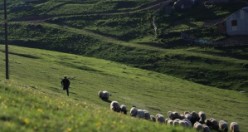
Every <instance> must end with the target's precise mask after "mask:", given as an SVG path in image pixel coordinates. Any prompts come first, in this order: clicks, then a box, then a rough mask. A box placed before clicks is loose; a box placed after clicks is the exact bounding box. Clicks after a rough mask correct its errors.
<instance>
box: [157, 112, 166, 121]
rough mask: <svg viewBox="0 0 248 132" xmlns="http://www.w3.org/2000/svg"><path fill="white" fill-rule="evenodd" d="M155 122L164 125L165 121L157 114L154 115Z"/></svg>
mask: <svg viewBox="0 0 248 132" xmlns="http://www.w3.org/2000/svg"><path fill="white" fill-rule="evenodd" d="M156 120H157V122H159V123H165V119H164V116H163V115H162V114H157V115H156Z"/></svg>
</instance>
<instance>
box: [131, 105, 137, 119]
mask: <svg viewBox="0 0 248 132" xmlns="http://www.w3.org/2000/svg"><path fill="white" fill-rule="evenodd" d="M137 113H138V110H137V108H136V107H135V106H133V107H132V108H131V109H130V115H131V116H133V117H136V115H137Z"/></svg>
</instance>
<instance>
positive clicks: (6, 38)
mask: <svg viewBox="0 0 248 132" xmlns="http://www.w3.org/2000/svg"><path fill="white" fill-rule="evenodd" d="M4 28H5V33H4V37H5V41H4V42H5V66H6V67H5V68H6V69H5V70H6V79H7V80H8V79H9V47H8V20H7V3H6V0H4Z"/></svg>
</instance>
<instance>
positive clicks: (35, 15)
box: [0, 0, 248, 91]
mask: <svg viewBox="0 0 248 132" xmlns="http://www.w3.org/2000/svg"><path fill="white" fill-rule="evenodd" d="M8 5H9V6H8V9H9V10H8V11H9V19H10V21H11V23H10V27H9V28H10V43H12V44H17V45H21V46H28V47H34V48H43V49H49V50H57V51H63V52H68V53H73V54H80V55H87V56H91V57H92V56H93V57H97V58H102V59H107V60H111V61H116V62H120V63H125V64H128V65H130V66H135V67H138V68H143V69H147V70H151V71H156V72H160V73H165V74H170V75H172V76H175V77H179V78H182V79H186V80H189V81H193V82H196V83H200V84H204V85H209V86H214V87H218V88H223V89H230V90H238V91H247V87H248V82H247V80H248V71H247V65H248V61H247V56H248V54H247V50H248V48H247V46H246V47H245V46H244V47H235V48H233V47H231V48H212V47H210V48H209V47H203V48H202V47H201V46H192V45H191V44H189V43H188V42H185V41H183V40H182V39H181V38H180V35H181V34H180V33H181V32H182V31H189V32H191V33H192V32H193V33H194V34H195V36H196V37H199V38H204V39H208V40H215V41H218V40H222V39H225V38H228V36H226V35H223V34H220V33H217V32H216V31H215V30H216V29H215V28H214V27H212V26H211V25H213V24H215V23H216V22H218V21H220V20H222V19H224V18H225V17H226V16H228V15H230V14H231V13H232V12H234V11H236V10H238V9H240V8H242V7H244V6H246V4H245V2H242V1H241V2H237V3H231V4H223V5H207V6H195V7H194V8H192V9H189V10H186V11H176V10H172V9H171V8H169V7H170V5H171V4H169V5H168V6H161V5H164V4H163V1H162V0H138V1H137V0H128V1H123V0H111V1H110V0H107V1H101V0H77V1H74V0H73V1H72V0H39V2H33V3H32V2H31V3H30V2H29V3H25V2H23V1H21V0H15V1H9V4H8ZM202 14H205V15H202ZM153 18H154V20H155V23H156V25H157V27H158V31H157V36H155V33H154V27H153V24H152V21H153ZM17 21H18V22H17ZM20 21H22V22H20ZM209 25H210V26H209ZM0 38H1V40H3V38H2V37H0ZM2 42H3V41H2Z"/></svg>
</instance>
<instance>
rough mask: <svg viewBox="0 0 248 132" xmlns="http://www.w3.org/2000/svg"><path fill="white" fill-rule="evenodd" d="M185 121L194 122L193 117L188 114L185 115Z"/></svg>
mask: <svg viewBox="0 0 248 132" xmlns="http://www.w3.org/2000/svg"><path fill="white" fill-rule="evenodd" d="M184 119H188V120H189V121H190V120H192V115H191V114H190V113H186V114H185V115H184Z"/></svg>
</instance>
